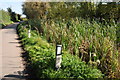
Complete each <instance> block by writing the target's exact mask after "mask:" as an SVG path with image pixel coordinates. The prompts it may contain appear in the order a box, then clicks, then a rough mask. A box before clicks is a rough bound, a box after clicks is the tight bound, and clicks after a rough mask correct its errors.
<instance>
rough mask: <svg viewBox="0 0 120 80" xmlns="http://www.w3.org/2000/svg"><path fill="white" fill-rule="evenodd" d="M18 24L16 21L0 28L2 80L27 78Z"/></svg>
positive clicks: (0, 71) (0, 74) (22, 79)
mask: <svg viewBox="0 0 120 80" xmlns="http://www.w3.org/2000/svg"><path fill="white" fill-rule="evenodd" d="M17 25H18V23H14V24H11V25H9V26H7V27H5V28H4V29H1V30H0V80H1V79H2V80H25V77H24V76H23V75H24V65H23V61H22V57H21V54H22V48H21V47H20V44H19V40H18V35H17V34H16V27H17Z"/></svg>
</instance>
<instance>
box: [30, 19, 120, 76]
mask: <svg viewBox="0 0 120 80" xmlns="http://www.w3.org/2000/svg"><path fill="white" fill-rule="evenodd" d="M29 24H30V25H31V26H34V27H37V26H39V27H38V29H39V28H40V29H39V30H40V34H41V36H42V37H43V38H44V39H46V40H47V41H48V42H49V43H53V44H54V45H56V44H62V45H63V49H64V50H67V51H69V53H71V54H73V55H77V56H79V57H80V58H81V59H82V60H83V61H85V62H86V63H88V64H91V65H93V66H96V67H98V68H99V69H100V70H101V71H102V72H103V73H104V74H105V75H106V76H107V77H109V78H111V77H112V78H114V77H115V75H116V74H115V73H116V71H118V54H119V53H118V50H117V44H119V43H116V41H117V42H118V41H119V40H120V38H119V37H118V34H119V33H116V32H117V29H118V28H119V27H120V25H116V24H115V23H114V22H113V23H112V22H111V24H107V23H106V24H102V23H99V22H97V21H92V22H90V21H89V20H87V21H86V20H84V19H79V18H76V19H71V20H68V21H65V20H64V21H63V20H61V21H59V20H55V21H54V20H48V21H41V20H35V21H33V20H29ZM116 34H117V35H116ZM117 74H119V73H117ZM113 75H114V76H113Z"/></svg>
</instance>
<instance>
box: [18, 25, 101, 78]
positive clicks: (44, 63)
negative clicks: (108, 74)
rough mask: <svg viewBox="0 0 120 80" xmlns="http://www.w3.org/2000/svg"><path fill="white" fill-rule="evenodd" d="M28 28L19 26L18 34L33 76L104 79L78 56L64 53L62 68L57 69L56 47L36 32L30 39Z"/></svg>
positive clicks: (32, 33) (99, 72) (95, 69)
mask: <svg viewBox="0 0 120 80" xmlns="http://www.w3.org/2000/svg"><path fill="white" fill-rule="evenodd" d="M27 32H28V27H27V28H25V27H24V25H19V26H18V33H19V36H20V38H21V41H22V44H23V45H24V49H25V51H27V52H28V54H29V61H30V64H29V66H30V67H31V69H32V70H33V72H32V73H33V74H34V76H35V77H37V78H38V79H40V78H82V79H87V78H102V77H103V74H102V73H101V71H100V70H98V69H97V68H92V67H91V66H89V65H87V64H86V63H85V62H82V61H81V59H80V58H78V57H77V56H73V55H71V54H68V52H67V51H63V54H62V64H61V68H60V69H59V70H58V71H56V69H55V47H54V46H52V45H50V44H48V43H47V42H46V41H45V40H43V39H42V38H40V36H38V35H37V34H36V32H35V31H34V30H32V31H31V37H30V38H28V34H27Z"/></svg>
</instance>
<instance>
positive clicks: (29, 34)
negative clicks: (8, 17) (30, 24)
mask: <svg viewBox="0 0 120 80" xmlns="http://www.w3.org/2000/svg"><path fill="white" fill-rule="evenodd" d="M30 36H31V33H30V29H29V30H28V38H30Z"/></svg>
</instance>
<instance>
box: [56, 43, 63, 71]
mask: <svg viewBox="0 0 120 80" xmlns="http://www.w3.org/2000/svg"><path fill="white" fill-rule="evenodd" d="M61 62H62V45H57V46H56V65H55V67H56V69H57V70H59V69H60V67H61Z"/></svg>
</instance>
